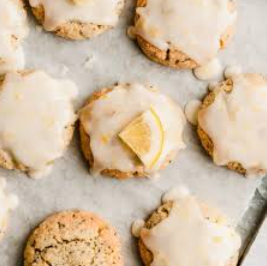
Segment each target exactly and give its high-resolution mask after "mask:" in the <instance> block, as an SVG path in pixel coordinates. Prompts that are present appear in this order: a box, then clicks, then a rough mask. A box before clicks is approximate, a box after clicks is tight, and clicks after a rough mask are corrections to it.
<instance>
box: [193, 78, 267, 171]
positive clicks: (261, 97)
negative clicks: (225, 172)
mask: <svg viewBox="0 0 267 266" xmlns="http://www.w3.org/2000/svg"><path fill="white" fill-rule="evenodd" d="M266 105H267V79H266V78H265V77H263V76H261V75H258V74H236V75H233V76H232V77H229V78H228V79H226V80H225V81H223V82H222V83H220V84H219V85H217V86H216V87H215V88H214V89H213V90H212V92H210V93H209V94H208V95H207V96H206V97H205V99H204V101H203V103H202V106H201V107H200V110H199V111H198V129H197V131H198V135H199V137H200V140H201V143H202V145H203V147H204V148H205V150H206V151H207V152H208V153H209V155H210V156H211V157H212V158H213V161H214V163H215V164H217V165H219V166H227V167H228V168H230V169H232V170H235V171H237V172H239V173H241V174H245V175H247V176H252V175H253V176H254V175H265V174H266V172H267V151H266V150H265V149H264V148H263V147H265V146H266V144H267V124H266V121H267V109H266Z"/></svg>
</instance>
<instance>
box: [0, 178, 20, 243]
mask: <svg viewBox="0 0 267 266" xmlns="http://www.w3.org/2000/svg"><path fill="white" fill-rule="evenodd" d="M5 189H6V180H5V179H4V178H2V177H0V241H1V240H2V238H3V236H4V234H5V232H6V229H7V227H8V219H9V215H10V212H11V211H13V210H14V209H15V208H16V207H17V205H18V198H17V196H15V195H13V194H7V193H6V192H5Z"/></svg>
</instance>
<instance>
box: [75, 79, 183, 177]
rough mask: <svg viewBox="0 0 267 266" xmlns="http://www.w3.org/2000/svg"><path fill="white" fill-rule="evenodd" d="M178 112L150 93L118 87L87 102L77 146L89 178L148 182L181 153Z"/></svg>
mask: <svg viewBox="0 0 267 266" xmlns="http://www.w3.org/2000/svg"><path fill="white" fill-rule="evenodd" d="M184 126H185V118H184V115H183V112H182V110H181V109H180V107H179V106H178V105H177V104H176V103H174V102H173V101H172V100H171V99H170V98H169V97H167V96H165V95H163V94H161V93H160V92H159V91H158V90H157V89H155V88H154V87H149V86H144V85H140V84H119V85H116V86H113V87H110V88H106V89H103V90H101V91H99V92H96V93H94V94H93V96H92V97H90V98H89V100H88V101H87V103H86V104H85V106H84V108H83V109H82V110H81V112H80V135H81V146H82V151H83V153H84V156H85V158H86V159H87V160H88V162H89V166H90V169H91V171H92V172H93V173H96V174H103V175H107V176H112V177H116V178H119V179H124V178H129V177H143V176H153V175H155V174H156V173H157V172H158V171H159V170H160V169H163V168H165V167H166V166H167V165H168V164H169V163H170V162H171V161H172V160H173V159H174V157H175V155H176V154H177V153H178V152H179V150H181V149H183V148H185V144H184V142H183V137H182V133H183V129H184Z"/></svg>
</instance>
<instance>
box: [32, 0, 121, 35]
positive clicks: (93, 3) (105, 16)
mask: <svg viewBox="0 0 267 266" xmlns="http://www.w3.org/2000/svg"><path fill="white" fill-rule="evenodd" d="M119 3H120V0H87V1H82V3H80V4H75V3H74V2H72V1H70V0H57V1H55V0H30V4H31V6H33V7H38V6H40V5H42V6H43V7H44V10H45V20H44V28H45V29H46V30H48V31H53V30H55V29H56V28H57V27H59V26H61V25H62V24H64V23H66V22H70V21H79V22H83V23H93V24H96V25H108V26H114V25H115V24H116V23H117V21H118V17H119V14H118V13H119V10H118V6H119Z"/></svg>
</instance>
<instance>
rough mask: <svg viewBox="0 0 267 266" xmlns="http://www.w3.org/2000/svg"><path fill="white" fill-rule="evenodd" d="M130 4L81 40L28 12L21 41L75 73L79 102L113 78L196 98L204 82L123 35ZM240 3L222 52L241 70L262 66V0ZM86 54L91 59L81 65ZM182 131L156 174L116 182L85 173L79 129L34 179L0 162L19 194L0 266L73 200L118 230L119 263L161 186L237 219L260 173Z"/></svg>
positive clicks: (57, 70) (266, 52)
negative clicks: (51, 29) (108, 26)
mask: <svg viewBox="0 0 267 266" xmlns="http://www.w3.org/2000/svg"><path fill="white" fill-rule="evenodd" d="M133 5H134V3H133V1H132V0H127V3H126V6H125V9H124V12H123V15H122V17H121V19H120V23H119V25H118V26H117V27H116V28H115V29H114V30H112V31H110V32H108V33H105V34H103V35H102V36H99V37H97V38H95V39H94V40H91V41H84V42H70V41H65V40H63V39H60V38H57V37H54V36H53V35H52V34H47V33H45V32H40V28H38V27H36V24H35V21H34V20H33V19H30V20H31V34H30V37H29V38H28V40H27V41H26V43H25V49H26V54H27V66H28V68H37V69H44V70H45V71H47V72H48V73H50V74H52V75H54V76H56V77H67V78H71V79H73V80H74V81H75V82H76V83H77V85H78V86H79V88H80V95H79V99H78V101H77V108H78V107H80V106H81V104H82V103H83V102H84V100H85V99H86V98H87V97H88V95H90V94H91V93H92V92H93V91H94V90H96V89H100V88H101V87H104V86H107V85H110V84H113V83H115V82H118V81H124V82H126V81H127V82H131V81H135V82H146V83H152V84H154V85H157V86H159V87H160V88H161V89H162V91H163V92H164V93H167V94H169V95H170V96H172V97H173V98H174V99H175V100H176V101H177V102H179V103H180V104H181V106H184V105H185V103H186V102H187V101H189V100H191V99H195V98H201V97H202V96H203V95H204V94H205V93H206V85H207V84H206V83H204V82H199V81H197V80H196V79H195V78H194V77H193V75H192V73H191V72H190V71H176V70H172V69H169V68H166V67H163V66H159V65H157V64H155V63H153V62H150V61H149V60H148V59H147V58H146V57H145V56H144V55H143V54H142V53H141V52H140V50H139V49H138V47H137V46H136V44H135V43H134V42H133V41H132V40H131V39H129V38H128V37H127V36H126V28H127V26H129V25H130V23H131V21H132V18H133ZM238 9H239V20H238V25H237V32H236V35H235V37H234V40H233V42H232V43H231V44H230V46H229V48H228V49H227V50H225V51H224V52H223V53H222V54H221V56H220V57H221V59H222V62H223V63H224V65H229V64H232V63H239V64H241V65H242V67H243V69H244V70H245V71H248V72H251V71H256V72H261V73H263V74H267V49H266V48H267V19H266V10H267V1H265V0H240V1H238ZM30 17H31V16H30ZM200 30H201V29H200ZM87 58H91V61H89V63H88V62H87V64H86V65H87V68H85V67H84V63H85V62H86V60H87ZM68 69H69V71H67V70H68ZM185 139H186V143H187V146H188V148H187V149H186V150H185V151H183V152H181V153H180V155H179V157H178V158H177V160H175V161H174V162H173V163H172V165H171V166H170V167H169V168H167V169H166V170H165V171H163V172H162V174H161V178H160V179H158V180H155V181H151V180H146V179H140V180H139V179H138V180H133V179H132V180H128V181H123V182H122V181H117V180H114V179H110V178H105V177H97V178H94V177H92V176H90V175H89V173H88V170H87V165H86V163H85V162H84V160H83V157H82V156H81V152H80V150H79V143H78V136H77V134H76V136H75V138H74V140H73V141H72V144H71V147H70V148H69V150H68V151H67V153H66V155H65V157H64V158H62V159H60V160H58V161H57V162H56V164H55V167H54V170H53V172H52V174H51V175H50V176H49V177H47V178H46V179H43V180H39V181H34V180H31V179H28V178H27V177H26V176H25V175H23V174H20V173H18V172H10V171H5V170H0V175H3V176H6V177H7V180H8V186H9V189H10V191H12V192H14V193H16V194H17V195H18V196H19V198H20V206H19V208H18V209H17V210H16V212H14V213H13V215H12V217H11V219H10V227H9V230H8V232H7V234H6V237H5V239H4V241H3V242H2V243H1V244H0V266H18V265H22V261H23V259H22V254H23V253H22V252H23V248H24V245H25V242H26V239H27V237H28V235H29V233H30V232H31V231H32V230H33V228H35V227H36V226H37V224H38V223H39V222H41V221H42V220H43V219H44V218H46V216H47V215H50V214H52V213H53V212H55V211H60V210H65V209H72V208H79V209H85V210H89V211H93V212H96V213H98V214H99V215H101V216H102V217H103V218H105V219H107V220H108V221H110V223H111V224H112V225H113V226H114V227H116V228H117V230H118V232H119V234H120V236H121V240H122V243H123V247H124V251H123V252H124V257H125V265H127V266H133V265H141V262H140V260H139V258H138V256H137V249H136V245H135V240H134V239H133V238H132V237H131V234H130V225H131V222H132V221H133V220H135V219H136V218H145V217H146V216H148V215H149V214H150V213H151V212H152V211H153V210H154V209H155V208H156V207H157V206H158V205H159V203H160V197H161V195H162V193H163V192H164V191H166V190H167V189H169V188H170V187H172V186H175V185H177V184H178V183H180V182H183V183H184V184H186V185H187V186H188V187H189V189H190V190H191V191H192V192H193V193H195V194H196V195H197V196H198V197H199V198H201V199H203V200H206V201H209V202H210V203H211V204H212V205H216V206H218V207H219V208H221V209H222V210H223V211H224V212H226V214H228V215H229V216H231V217H232V218H233V221H234V222H235V223H237V222H238V221H240V220H241V218H242V215H243V213H244V212H245V210H246V209H247V207H248V204H249V201H250V199H251V198H252V196H253V194H254V191H255V189H256V187H257V186H258V184H259V183H260V179H252V180H247V179H245V178H243V177H242V176H240V175H238V174H235V173H233V172H231V171H229V170H226V169H224V168H220V167H216V166H215V165H213V164H212V162H211V160H210V159H209V158H208V156H207V155H206V154H205V152H204V151H203V149H202V148H201V147H200V143H199V141H198V139H197V137H196V134H195V130H194V128H192V127H191V126H187V128H186V132H185ZM33 145H38V143H33Z"/></svg>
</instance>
